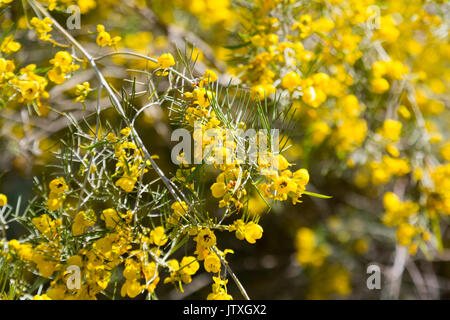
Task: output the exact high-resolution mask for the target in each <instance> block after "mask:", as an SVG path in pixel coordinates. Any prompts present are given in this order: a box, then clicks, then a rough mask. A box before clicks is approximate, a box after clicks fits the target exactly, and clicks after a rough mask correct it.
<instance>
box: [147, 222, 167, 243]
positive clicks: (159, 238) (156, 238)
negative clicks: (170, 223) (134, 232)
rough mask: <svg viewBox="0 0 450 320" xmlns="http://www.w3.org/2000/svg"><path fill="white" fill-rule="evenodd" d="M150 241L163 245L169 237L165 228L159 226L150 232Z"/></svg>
mask: <svg viewBox="0 0 450 320" xmlns="http://www.w3.org/2000/svg"><path fill="white" fill-rule="evenodd" d="M150 241H151V242H152V243H154V244H155V245H157V246H163V245H165V244H166V243H167V241H169V239H168V238H167V236H166V234H165V232H164V228H163V227H161V226H159V227H156V228H155V229H153V230H152V231H151V232H150Z"/></svg>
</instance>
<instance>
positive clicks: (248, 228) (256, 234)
mask: <svg viewBox="0 0 450 320" xmlns="http://www.w3.org/2000/svg"><path fill="white" fill-rule="evenodd" d="M229 230H230V231H234V230H236V238H238V239H239V240H244V239H245V240H247V242H248V243H252V244H253V243H255V242H256V240H258V239H261V237H262V234H263V228H262V227H261V226H260V225H258V224H256V223H254V222H253V221H250V222H248V223H245V222H244V221H243V220H242V219H238V220H236V221H235V222H234V223H233V225H232V226H230V228H229Z"/></svg>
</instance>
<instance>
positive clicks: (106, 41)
mask: <svg viewBox="0 0 450 320" xmlns="http://www.w3.org/2000/svg"><path fill="white" fill-rule="evenodd" d="M97 32H98V35H97V39H96V42H97V45H98V46H99V47H105V46H111V47H116V46H117V43H118V42H119V41H120V40H121V39H122V38H121V37H114V38H111V35H110V34H109V33H108V32H106V31H105V26H103V25H101V24H98V25H97Z"/></svg>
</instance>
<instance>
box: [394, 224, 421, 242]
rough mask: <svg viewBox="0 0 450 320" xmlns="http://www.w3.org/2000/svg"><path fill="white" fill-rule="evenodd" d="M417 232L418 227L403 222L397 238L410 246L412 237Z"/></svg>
mask: <svg viewBox="0 0 450 320" xmlns="http://www.w3.org/2000/svg"><path fill="white" fill-rule="evenodd" d="M415 234H416V228H414V227H413V226H412V225H410V224H408V223H402V224H401V225H400V226H399V227H398V229H397V233H396V235H397V240H398V243H399V244H400V245H402V246H408V245H409V244H410V243H411V239H412V237H413V236H414V235H415Z"/></svg>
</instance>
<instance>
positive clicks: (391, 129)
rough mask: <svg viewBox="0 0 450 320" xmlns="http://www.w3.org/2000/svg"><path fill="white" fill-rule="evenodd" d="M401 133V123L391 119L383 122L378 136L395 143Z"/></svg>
mask: <svg viewBox="0 0 450 320" xmlns="http://www.w3.org/2000/svg"><path fill="white" fill-rule="evenodd" d="M401 132H402V123H401V122H400V121H397V120H393V119H386V120H385V121H384V122H383V128H382V129H381V132H380V134H381V135H382V136H383V137H385V138H387V139H390V140H392V141H397V140H398V139H399V137H400V134H401Z"/></svg>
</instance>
